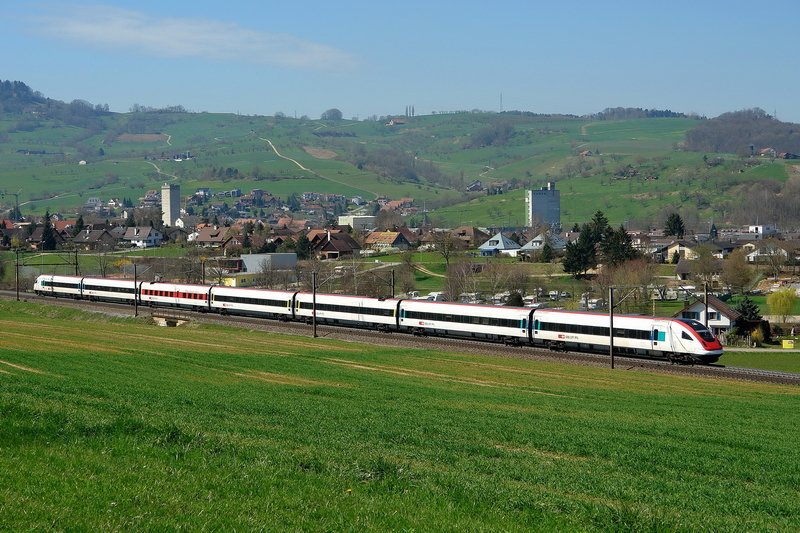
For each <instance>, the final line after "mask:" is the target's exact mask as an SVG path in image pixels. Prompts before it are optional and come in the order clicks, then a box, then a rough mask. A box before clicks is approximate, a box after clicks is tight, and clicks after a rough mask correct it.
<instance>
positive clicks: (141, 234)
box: [122, 226, 163, 248]
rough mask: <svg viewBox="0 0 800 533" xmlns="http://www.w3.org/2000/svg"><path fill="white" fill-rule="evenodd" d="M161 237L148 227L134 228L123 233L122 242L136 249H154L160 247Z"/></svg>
mask: <svg viewBox="0 0 800 533" xmlns="http://www.w3.org/2000/svg"><path fill="white" fill-rule="evenodd" d="M162 239H163V235H162V234H161V232H160V231H158V230H157V229H155V228H151V227H150V226H134V227H131V228H128V229H127V230H126V231H125V235H124V236H123V237H122V240H123V241H125V242H128V243H130V245H131V246H136V247H137V248H154V247H156V246H160V245H161V241H162Z"/></svg>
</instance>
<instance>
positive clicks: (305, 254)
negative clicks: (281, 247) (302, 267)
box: [295, 234, 311, 259]
mask: <svg viewBox="0 0 800 533" xmlns="http://www.w3.org/2000/svg"><path fill="white" fill-rule="evenodd" d="M295 253H297V258H298V259H308V258H309V257H310V256H311V241H309V240H308V237H306V236H305V234H303V235H300V237H299V238H298V239H297V244H296V245H295Z"/></svg>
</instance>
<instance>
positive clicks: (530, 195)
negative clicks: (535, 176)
mask: <svg viewBox="0 0 800 533" xmlns="http://www.w3.org/2000/svg"><path fill="white" fill-rule="evenodd" d="M540 223H543V224H547V225H548V226H550V227H551V228H552V229H554V230H558V229H560V228H561V193H560V191H557V190H556V184H555V183H553V182H552V181H548V182H547V187H542V188H541V189H539V190H538V191H527V194H526V195H525V225H526V226H527V227H529V228H532V227H533V226H535V225H537V224H540Z"/></svg>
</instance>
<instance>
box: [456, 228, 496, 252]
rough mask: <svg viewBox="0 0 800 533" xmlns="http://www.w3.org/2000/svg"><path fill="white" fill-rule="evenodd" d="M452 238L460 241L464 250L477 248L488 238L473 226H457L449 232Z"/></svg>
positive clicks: (487, 235)
mask: <svg viewBox="0 0 800 533" xmlns="http://www.w3.org/2000/svg"><path fill="white" fill-rule="evenodd" d="M451 233H452V234H453V237H455V238H456V239H458V240H459V241H461V243H463V244H464V247H465V248H477V247H478V246H480V245H481V244H483V243H484V242H486V240H487V239H488V238H489V234H487V233H486V232H484V231H481V230H479V229H478V228H476V227H475V226H459V227H457V228H455V229H453V230H452V231H451Z"/></svg>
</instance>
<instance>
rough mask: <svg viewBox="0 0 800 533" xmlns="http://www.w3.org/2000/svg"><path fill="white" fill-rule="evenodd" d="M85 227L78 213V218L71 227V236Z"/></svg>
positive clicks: (81, 216)
mask: <svg viewBox="0 0 800 533" xmlns="http://www.w3.org/2000/svg"><path fill="white" fill-rule="evenodd" d="M85 227H86V224H84V222H83V215H78V220H76V221H75V227H74V228H72V236H73V237H75V236H76V235H78V234H79V233H80V232H82V231H83V228H85Z"/></svg>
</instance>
